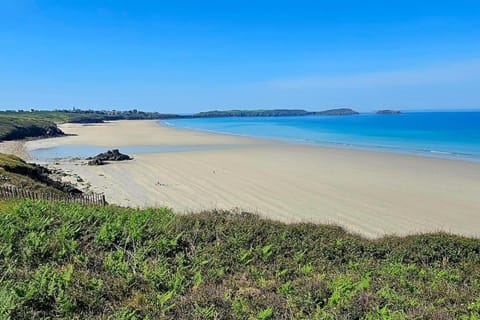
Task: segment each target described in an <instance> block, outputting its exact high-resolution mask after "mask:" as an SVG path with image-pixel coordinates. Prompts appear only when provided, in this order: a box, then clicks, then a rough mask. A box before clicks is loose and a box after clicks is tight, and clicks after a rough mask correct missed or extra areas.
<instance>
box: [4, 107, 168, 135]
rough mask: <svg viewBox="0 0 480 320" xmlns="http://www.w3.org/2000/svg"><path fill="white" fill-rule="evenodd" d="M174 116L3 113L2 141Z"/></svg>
mask: <svg viewBox="0 0 480 320" xmlns="http://www.w3.org/2000/svg"><path fill="white" fill-rule="evenodd" d="M174 117H177V116H175V115H169V114H160V113H158V112H142V111H137V110H131V111H93V110H56V111H18V112H17V111H3V112H0V141H4V140H17V139H24V138H29V137H53V136H60V135H63V132H62V131H61V130H60V129H58V128H57V125H56V124H57V123H64V122H75V123H95V122H103V121H107V120H108V121H110V120H142V119H169V118H174Z"/></svg>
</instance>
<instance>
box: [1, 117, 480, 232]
mask: <svg viewBox="0 0 480 320" xmlns="http://www.w3.org/2000/svg"><path fill="white" fill-rule="evenodd" d="M61 129H62V130H63V131H64V132H66V133H68V134H73V135H72V136H68V137H62V138H54V139H46V140H38V141H30V142H27V143H26V145H25V146H26V148H27V149H32V148H47V147H52V146H55V145H64V144H69V145H95V146H102V147H105V149H108V148H109V147H111V146H120V147H121V146H133V145H171V146H182V145H189V146H192V145H197V146H202V145H221V146H228V147H226V148H224V149H221V150H199V151H182V152H169V153H156V154H146V153H144V154H136V155H135V154H134V155H133V156H134V158H135V159H134V160H132V161H127V162H121V163H112V164H108V165H105V166H98V167H91V166H86V165H84V161H60V162H59V165H57V166H60V167H61V168H62V169H63V170H70V171H72V172H75V173H76V174H78V175H79V176H81V177H82V178H83V179H84V180H85V181H87V182H88V183H89V184H91V190H92V191H95V192H101V193H104V194H105V195H106V198H107V201H109V202H111V203H115V204H118V205H123V206H134V207H148V206H167V207H171V208H173V209H174V210H175V211H177V212H180V213H183V212H192V211H193V212H195V211H201V210H207V209H233V208H238V209H240V210H246V211H250V212H255V213H258V214H260V215H262V216H264V217H268V218H271V219H276V220H280V221H284V222H316V223H333V224H339V225H341V226H343V227H345V228H346V229H348V230H349V231H352V232H356V233H360V234H362V235H364V236H367V237H371V238H375V237H379V236H382V235H385V234H398V235H405V234H412V233H417V232H430V231H439V230H443V231H447V232H452V233H456V234H463V235H468V236H479V234H480V231H479V229H478V226H480V197H479V194H480V164H479V163H469V162H462V161H452V160H443V159H434V158H424V157H417V156H408V155H397V154H388V153H379V152H369V151H358V150H344V149H333V148H323V147H315V146H304V145H292V144H287V143H282V142H275V141H269V140H257V139H250V138H244V137H237V136H229V135H221V134H213V133H206V132H196V131H188V130H180V129H176V128H172V127H167V126H160V125H158V123H157V122H155V121H119V122H111V123H105V124H93V125H80V124H64V125H62V126H61ZM2 148H3V147H2ZM17 148H18V145H17Z"/></svg>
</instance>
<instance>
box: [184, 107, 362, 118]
mask: <svg viewBox="0 0 480 320" xmlns="http://www.w3.org/2000/svg"><path fill="white" fill-rule="evenodd" d="M355 114H358V112H356V111H354V110H352V109H347V108H341V109H331V110H325V111H317V112H311V111H306V110H301V109H272V110H224V111H218V110H214V111H206V112H200V113H195V114H194V115H193V116H192V118H225V117H288V116H346V115H355Z"/></svg>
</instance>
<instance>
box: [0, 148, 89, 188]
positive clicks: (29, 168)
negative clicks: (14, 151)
mask: <svg viewBox="0 0 480 320" xmlns="http://www.w3.org/2000/svg"><path fill="white" fill-rule="evenodd" d="M49 174H50V171H49V170H48V169H47V168H45V167H42V166H39V165H36V164H32V163H26V162H25V161H24V160H22V159H21V158H19V157H17V156H14V155H11V154H3V153H0V186H1V185H7V186H15V187H18V188H20V189H22V190H30V191H37V192H41V193H47V194H58V195H60V194H64V193H69V194H71V193H76V194H78V193H80V191H79V190H78V189H76V188H75V187H73V186H71V185H69V184H65V183H61V182H58V181H54V180H52V179H51V178H50V177H49Z"/></svg>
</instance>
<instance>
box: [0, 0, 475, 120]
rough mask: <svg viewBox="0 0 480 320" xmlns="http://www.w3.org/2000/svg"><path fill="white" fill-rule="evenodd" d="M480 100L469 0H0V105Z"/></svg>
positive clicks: (419, 105)
mask: <svg viewBox="0 0 480 320" xmlns="http://www.w3.org/2000/svg"><path fill="white" fill-rule="evenodd" d="M72 107H76V108H91V109H117V110H124V109H134V108H136V109H141V110H146V111H159V112H171V113H192V112H197V111H205V110H213V109H255V108H269V109H272V108H303V109H307V110H324V109H329V108H336V107H351V108H354V109H356V110H358V111H374V110H378V109H384V108H392V109H401V110H409V109H422V110H424V109H457V108H461V109H466V108H480V1H478V0H475V1H462V0H457V1H450V0H442V1H438V0H437V1H430V0H424V1H420V0H416V1H411V0H404V1H396V0H391V1H385V0H382V1H368V0H365V1H352V0H350V1H346V0H345V1H344V0H337V1H333V0H331V1H321V0H317V1H305V0H295V1H282V0H277V1H270V0H267V1H262V0H258V1H239V0H229V1H227V0H225V1H208V0H204V1H198V0H197V1H182V0H171V1H167V0H163V1H160V0H159V1H146V0H63V1H62V0H56V1H51V0H0V109H19V108H20V109H29V108H36V109H56V108H72Z"/></svg>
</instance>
